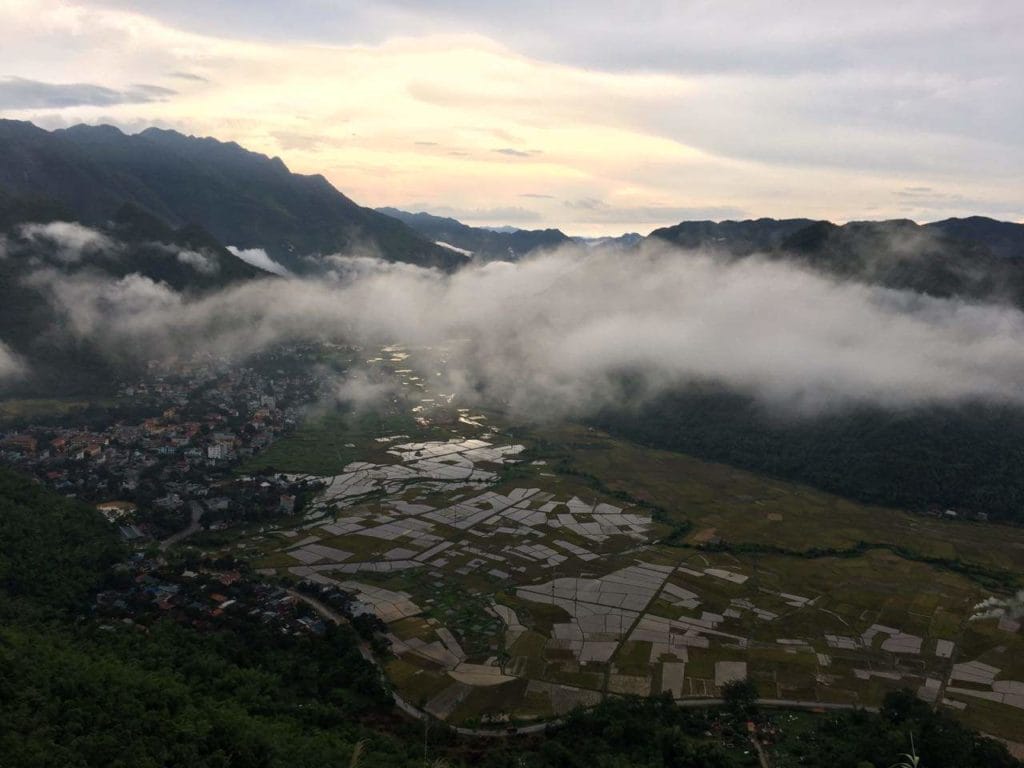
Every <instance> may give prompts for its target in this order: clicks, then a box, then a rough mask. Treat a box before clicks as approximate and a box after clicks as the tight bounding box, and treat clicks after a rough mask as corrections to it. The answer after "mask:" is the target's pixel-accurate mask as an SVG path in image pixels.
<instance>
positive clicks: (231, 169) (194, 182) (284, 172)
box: [0, 120, 461, 272]
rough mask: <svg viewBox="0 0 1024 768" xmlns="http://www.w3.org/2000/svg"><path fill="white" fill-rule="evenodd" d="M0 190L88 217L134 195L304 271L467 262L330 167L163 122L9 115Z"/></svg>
mask: <svg viewBox="0 0 1024 768" xmlns="http://www.w3.org/2000/svg"><path fill="white" fill-rule="evenodd" d="M0 191H3V192H4V193H5V195H6V196H7V197H8V198H9V199H25V198H28V199H36V200H45V201H49V202H51V203H52V204H54V205H57V206H61V207H63V208H64V209H66V210H68V211H69V212H71V214H72V215H73V216H74V219H75V220H78V221H81V222H82V223H85V224H89V225H98V224H102V223H104V222H105V221H106V220H107V219H109V217H110V216H111V215H113V213H114V212H115V211H116V210H117V209H119V208H120V207H121V206H122V205H123V204H124V203H132V204H134V205H136V206H137V207H138V208H140V209H141V210H144V211H146V212H148V213H150V214H152V215H154V216H156V217H158V218H160V219H162V220H163V221H165V222H166V223H167V224H168V225H170V226H172V227H177V228H180V227H182V226H184V225H187V224H196V225H199V226H202V227H203V228H204V229H206V230H207V231H209V232H210V233H211V234H212V235H213V236H214V237H216V238H217V239H218V240H219V241H220V242H221V243H223V244H224V245H232V246H236V247H239V248H261V249H264V250H265V251H266V252H267V253H268V254H269V255H270V256H271V257H272V258H273V259H274V260H276V261H278V262H280V263H282V264H284V265H285V266H286V267H287V268H288V269H290V270H292V271H295V272H311V271H316V267H317V256H320V255H325V254H331V253H338V252H343V251H363V252H369V253H373V254H374V255H380V256H381V257H383V258H385V259H388V260H393V261H406V262H410V263H414V264H419V265H422V266H435V267H441V268H445V269H450V268H453V267H456V266H458V265H459V263H460V261H461V259H457V258H456V257H455V255H453V254H451V253H450V252H448V251H445V250H444V249H443V248H440V247H438V246H436V245H434V244H433V243H432V242H429V241H427V240H425V239H423V238H422V237H420V236H419V235H417V234H416V233H415V232H413V231H412V230H411V229H409V228H408V227H406V226H405V225H404V224H402V223H401V222H398V221H396V220H395V219H392V218H390V217H387V216H384V215H383V214H380V213H378V212H376V211H374V210H372V209H369V208H364V207H362V206H360V205H358V204H357V203H355V202H354V201H352V200H351V199H350V198H348V197H346V196H345V195H344V194H343V193H341V192H340V191H338V190H337V189H335V188H334V187H333V186H332V185H331V184H330V183H329V182H328V181H327V179H326V178H324V177H323V176H322V175H319V174H317V175H312V176H305V175H302V174H296V173H292V172H291V171H290V170H289V169H288V167H287V166H286V165H285V164H284V162H283V161H282V160H281V159H280V158H277V157H273V158H272V157H268V156H266V155H262V154H259V153H256V152H252V151H250V150H247V149H244V148H243V147H241V146H240V145H238V144H237V143H235V142H221V141H219V140H217V139H214V138H209V137H206V138H198V137H194V136H186V135H184V134H181V133H178V132H177V131H170V130H165V129H159V128H147V129H146V130H144V131H142V132H140V133H137V134H126V133H123V132H122V131H120V130H119V129H118V128H115V127H113V126H109V125H101V126H90V125H76V126H73V127H71V128H66V129H59V130H56V131H46V130H44V129H42V128H39V127H37V126H35V125H33V124H32V123H27V122H21V121H12V120H0Z"/></svg>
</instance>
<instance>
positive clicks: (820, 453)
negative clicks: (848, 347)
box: [592, 387, 1024, 522]
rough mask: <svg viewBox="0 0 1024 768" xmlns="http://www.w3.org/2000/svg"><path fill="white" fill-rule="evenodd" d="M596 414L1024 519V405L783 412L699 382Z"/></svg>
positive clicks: (701, 444)
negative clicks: (635, 405)
mask: <svg viewBox="0 0 1024 768" xmlns="http://www.w3.org/2000/svg"><path fill="white" fill-rule="evenodd" d="M592 422H593V423H594V424H595V425H596V426H599V427H601V428H603V429H606V430H608V431H610V432H612V433H614V434H617V435H620V436H622V437H625V438H628V439H630V440H633V441H635V442H637V443H641V444H643V445H647V446H651V447H655V448H664V449H668V450H674V451H680V452H682V453H688V454H691V455H693V456H697V457H699V458H702V459H707V460H710V461H718V462H722V463H724V464H731V465H733V466H736V467H741V468H743V469H750V470H753V471H756V472H762V473H765V474H769V475H773V476H775V477H780V478H784V479H786V480H793V481H796V482H801V483H806V484H807V485H812V486H815V487H817V488H821V489H822V490H826V491H830V492H832V493H836V494H838V495H840V496H846V497H848V498H853V499H857V500H859V501H864V502H869V503H874V504H882V505H887V506H896V507H903V508H907V509H911V510H916V511H927V510H929V509H938V510H946V509H953V510H956V511H957V512H958V513H960V514H967V515H976V514H978V513H982V514H984V515H987V516H989V517H991V518H992V519H1002V520H1006V521H1017V522H1024V442H1022V441H1021V438H1020V436H1021V435H1022V434H1024V411H1022V410H1021V409H1019V408H1013V407H1010V406H1000V405H993V404H984V403H971V404H965V405H962V406H945V407H942V406H921V407H917V408H905V409H902V410H895V411H892V410H884V409H881V408H874V407H872V408H869V407H849V408H847V409H845V410H837V411H829V412H827V413H823V414H820V415H811V416H808V415H801V414H797V415H785V414H782V415H780V414H779V413H778V412H774V413H773V412H771V411H769V410H767V409H766V408H765V407H764V406H762V405H760V404H759V403H757V402H756V401H755V400H753V399H752V398H750V397H747V396H744V395H740V394H734V393H728V392H725V391H723V390H721V389H720V388H717V387H706V388H705V387H692V388H689V389H684V390H679V391H677V392H674V393H672V394H669V395H665V396H662V397H660V398H658V399H656V400H654V401H650V402H648V404H647V405H645V406H642V407H641V408H639V409H636V410H633V409H625V408H623V409H608V410H606V411H604V412H603V413H601V414H600V415H598V416H597V417H596V418H594V419H593V420H592Z"/></svg>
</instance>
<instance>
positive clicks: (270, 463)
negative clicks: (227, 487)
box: [239, 409, 419, 476]
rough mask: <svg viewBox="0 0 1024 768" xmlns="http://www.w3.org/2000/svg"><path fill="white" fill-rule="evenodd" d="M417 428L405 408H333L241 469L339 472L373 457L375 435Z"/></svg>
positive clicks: (407, 432) (417, 429) (313, 418)
mask: <svg viewBox="0 0 1024 768" xmlns="http://www.w3.org/2000/svg"><path fill="white" fill-rule="evenodd" d="M414 431H419V428H418V427H417V425H416V422H414V421H413V420H412V418H411V417H410V416H409V415H408V413H404V412H397V411H396V412H393V413H381V412H379V411H375V410H374V411H360V412H358V413H350V412H345V411H342V410H338V409H332V410H329V411H326V412H323V413H313V414H311V415H310V416H309V418H307V419H306V420H305V421H304V422H303V423H302V424H301V425H300V426H299V428H298V429H297V430H295V432H293V433H292V434H290V435H288V436H287V437H284V438H282V439H280V440H278V441H276V442H275V443H274V444H273V445H271V446H270V448H268V449H267V450H266V451H264V452H263V453H261V454H259V455H258V456H254V457H253V458H251V459H249V460H248V461H247V462H245V463H244V464H243V465H242V466H241V467H240V468H239V471H240V472H243V473H248V472H256V471H259V470H262V469H266V468H272V469H273V470H274V471H276V472H299V473H308V474H313V475H324V476H330V475H336V474H339V473H340V472H341V470H342V469H344V468H345V466H346V465H347V464H350V463H351V462H353V461H372V459H368V458H367V445H368V444H369V445H375V444H374V442H373V439H374V438H376V437H380V436H381V435H394V434H415V432H414ZM377 447H378V448H379V447H380V446H377Z"/></svg>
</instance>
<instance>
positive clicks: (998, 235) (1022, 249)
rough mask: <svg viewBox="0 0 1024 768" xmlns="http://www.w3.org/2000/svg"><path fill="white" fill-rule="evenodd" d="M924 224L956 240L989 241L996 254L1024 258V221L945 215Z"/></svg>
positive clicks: (927, 227) (987, 244)
mask: <svg viewBox="0 0 1024 768" xmlns="http://www.w3.org/2000/svg"><path fill="white" fill-rule="evenodd" d="M924 226H925V229H929V230H932V231H934V232H938V233H940V234H942V235H944V236H945V237H949V238H951V239H953V240H961V241H964V242H969V243H979V244H982V245H985V246H987V247H988V249H989V250H990V251H991V252H992V254H993V255H994V256H998V257H1000V258H1004V259H1016V258H1024V225H1022V224H1014V223H1012V222H1009V221H996V220H995V219H990V218H987V217H985V216H969V217H967V218H966V219H944V220H943V221H935V222H932V223H931V224H925V225H924Z"/></svg>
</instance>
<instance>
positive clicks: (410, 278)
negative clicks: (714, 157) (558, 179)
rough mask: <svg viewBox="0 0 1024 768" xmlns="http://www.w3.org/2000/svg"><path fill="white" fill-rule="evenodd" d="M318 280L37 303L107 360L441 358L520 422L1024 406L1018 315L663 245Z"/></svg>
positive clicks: (144, 283)
mask: <svg viewBox="0 0 1024 768" xmlns="http://www.w3.org/2000/svg"><path fill="white" fill-rule="evenodd" d="M329 262H330V265H331V271H330V275H329V277H328V279H320V280H309V279H298V278H285V279H283V280H273V281H271V280H262V281H253V282H250V283H247V284H244V285H241V286H235V287H231V288H228V289H225V290H223V291H221V292H220V293H217V294H215V295H211V296H203V297H184V296H181V295H178V294H176V293H174V292H173V291H171V290H170V289H169V288H167V287H166V286H163V285H159V284H155V283H153V282H152V281H149V280H147V279H145V278H142V277H139V276H138V275H132V276H129V277H126V278H123V279H121V280H109V279H104V278H101V277H99V276H95V275H93V276H90V275H88V274H82V273H79V274H76V275H74V276H73V277H68V276H63V275H60V274H58V273H56V272H54V271H40V272H38V273H36V275H35V276H34V277H33V283H32V284H33V285H35V286H37V287H39V288H41V289H42V290H43V291H44V292H45V294H46V295H47V296H48V300H49V301H50V302H51V303H52V305H53V307H54V309H55V311H56V312H57V314H58V315H59V316H61V317H63V318H65V319H66V325H67V327H68V328H69V330H70V332H71V333H73V334H74V335H76V336H78V337H81V338H88V339H92V340H94V341H95V342H96V343H98V344H100V345H102V346H104V348H106V349H109V350H110V352H111V355H112V356H117V357H119V356H123V355H125V354H130V353H131V352H132V351H135V353H136V354H137V353H138V352H139V351H143V352H144V353H146V354H153V355H157V354H164V355H182V354H189V353H192V352H196V351H201V352H208V353H212V354H219V355H226V356H229V357H237V356H239V355H245V354H251V353H255V352H257V351H259V350H262V349H265V348H267V347H268V346H270V345H273V344H278V343H289V342H293V341H297V340H304V339H336V340H340V341H345V342H348V343H356V344H361V345H366V346H369V345H375V344H381V345H383V344H388V343H403V344H407V345H411V346H414V347H418V348H420V349H421V350H423V349H427V348H430V349H434V350H439V352H438V353H437V354H438V360H437V361H435V363H436V366H437V367H436V371H438V372H441V373H443V376H442V377H437V379H436V380H437V381H438V383H439V384H441V385H442V386H447V387H450V389H451V390H452V391H456V392H458V393H460V394H461V395H462V397H464V398H484V399H485V400H487V401H489V402H492V403H501V404H505V405H506V406H507V407H509V408H510V409H512V410H513V411H515V412H516V413H518V414H520V415H522V416H524V417H527V418H543V417H545V416H564V415H567V414H568V415H582V414H586V413H588V412H591V411H593V410H595V409H598V408H601V407H602V406H605V405H608V404H612V403H618V402H620V401H621V398H622V397H623V382H624V381H626V380H628V381H629V382H630V384H631V387H632V388H633V389H632V390H631V391H636V390H638V391H640V393H641V394H640V395H639V398H640V399H643V398H645V397H651V396H654V395H656V394H658V393H660V392H663V391H669V390H672V389H674V388H676V387H679V386H682V385H685V384H688V383H693V382H717V383H719V384H720V385H722V386H724V387H727V388H729V389H731V390H734V391H739V392H743V393H748V394H751V395H753V396H755V397H757V398H758V399H759V400H760V401H762V402H763V403H765V404H767V405H768V406H770V407H772V408H774V409H776V410H778V411H779V412H784V413H791V414H795V413H818V412H821V411H823V410H828V409H835V408H845V407H850V406H855V405H859V404H875V405H881V406H884V407H889V408H905V407H913V406H916V405H920V404H925V403H946V404H951V403H958V402H963V401H969V400H974V399H985V400H991V401H998V402H1010V403H1018V404H1024V391H1022V390H1021V388H1020V385H1019V382H1020V381H1021V380H1024V314H1022V313H1021V312H1020V311H1019V310H1017V309H1015V308H1012V307H1008V306H1002V305H996V304H982V303H966V302H963V301H955V300H943V299H936V298H930V297H925V296H922V295H919V294H914V293H910V292H905V291H895V290H889V289H883V288H879V287H874V286H868V285H863V284H857V283H842V282H837V281H836V280H834V279H830V278H828V277H825V276H823V275H821V274H818V273H814V272H810V271H806V270H804V269H802V268H799V267H797V266H794V265H793V264H789V263H783V262H774V261H762V260H759V259H757V258H751V259H747V260H743V261H738V262H731V261H729V262H727V261H723V260H721V259H718V258H716V257H713V256H709V255H706V254H703V253H696V252H685V251H681V250H678V249H675V248H672V247H670V246H667V245H661V244H656V243H647V244H645V245H644V246H642V247H641V248H640V249H639V250H632V251H628V252H627V251H620V250H618V249H615V248H607V249H603V250H601V251H594V250H589V249H585V248H579V247H566V248H563V249H560V250H558V251H555V252H552V253H547V254H544V255H542V256H538V257H535V258H528V259H525V260H523V261H520V262H517V263H503V262H494V263H490V264H486V265H469V266H467V267H466V268H464V269H462V270H460V271H459V272H457V273H455V274H452V275H448V274H444V273H441V272H438V271H435V270H428V269H422V268H419V267H415V266H412V265H409V264H394V263H388V262H382V261H380V260H377V259H374V258H372V257H367V256H355V255H336V256H333V257H330V258H329ZM440 350H443V352H441V351H440ZM423 354H424V355H426V354H427V353H426V352H423ZM441 358H443V359H444V360H445V361H446V362H445V363H443V364H442V363H441V361H440V360H441ZM435 363H431V362H430V361H429V360H428V361H426V362H425V363H424V364H425V365H427V366H428V368H429V369H431V370H433V368H431V366H432V365H434V364H435Z"/></svg>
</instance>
